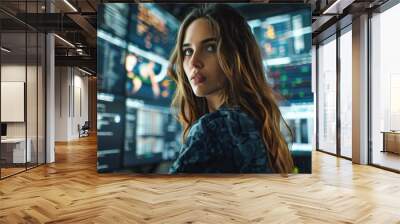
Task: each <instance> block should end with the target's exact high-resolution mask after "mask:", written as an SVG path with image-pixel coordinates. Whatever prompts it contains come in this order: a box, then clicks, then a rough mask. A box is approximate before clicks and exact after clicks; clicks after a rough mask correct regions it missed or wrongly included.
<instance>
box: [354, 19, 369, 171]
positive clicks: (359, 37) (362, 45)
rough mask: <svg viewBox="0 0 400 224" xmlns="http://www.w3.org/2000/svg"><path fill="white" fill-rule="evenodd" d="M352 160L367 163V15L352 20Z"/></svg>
mask: <svg viewBox="0 0 400 224" xmlns="http://www.w3.org/2000/svg"><path fill="white" fill-rule="evenodd" d="M352 29H353V36H352V37H353V40H352V44H353V59H352V61H353V83H352V86H353V90H352V94H353V102H352V106H353V114H352V115H353V116H352V123H353V127H352V135H353V136H352V147H353V153H352V157H353V162H354V163H358V164H367V163H368V61H367V57H368V40H367V37H368V15H361V16H360V17H358V18H356V19H354V20H353V24H352Z"/></svg>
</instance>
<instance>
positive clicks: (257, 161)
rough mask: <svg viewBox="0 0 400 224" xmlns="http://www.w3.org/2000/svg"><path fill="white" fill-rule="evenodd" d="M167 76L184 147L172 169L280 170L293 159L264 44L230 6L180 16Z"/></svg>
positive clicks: (289, 166)
mask: <svg viewBox="0 0 400 224" xmlns="http://www.w3.org/2000/svg"><path fill="white" fill-rule="evenodd" d="M170 62H171V65H170V67H169V71H168V72H169V75H170V76H171V77H172V79H173V80H174V81H175V82H176V85H177V90H176V93H175V97H174V100H173V103H172V106H173V108H174V109H176V110H177V116H178V119H179V121H180V122H181V124H182V125H183V145H182V148H181V149H180V152H179V155H178V158H177V159H176V160H175V162H174V163H173V165H172V166H171V167H170V173H281V174H288V173H291V172H292V171H293V160H292V157H291V154H290V151H289V149H288V144H287V143H286V141H285V138H284V136H283V135H282V132H281V124H283V126H285V128H288V126H287V124H286V122H284V120H283V118H282V115H281V112H280V110H279V107H278V104H277V102H276V99H275V96H274V93H273V91H272V89H271V87H270V86H269V85H268V84H267V81H266V78H265V72H264V68H263V64H262V58H261V53H260V49H259V47H258V45H257V42H256V40H255V38H254V36H253V34H252V32H251V29H250V27H249V25H248V24H247V22H246V20H245V19H244V18H243V16H242V15H240V14H239V13H238V12H237V11H236V10H234V9H233V8H231V7H230V6H227V5H223V4H217V5H214V4H213V5H207V6H205V7H202V8H199V9H195V10H194V11H192V12H191V13H190V14H189V15H188V16H187V17H186V18H185V20H184V21H183V23H182V25H181V27H180V30H179V33H178V37H177V44H176V47H175V49H174V52H173V53H172V55H171V58H170Z"/></svg>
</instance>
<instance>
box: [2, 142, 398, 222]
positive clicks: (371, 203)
mask: <svg viewBox="0 0 400 224" xmlns="http://www.w3.org/2000/svg"><path fill="white" fill-rule="evenodd" d="M0 223H374V224H375V223H385V224H386V223H400V175H399V174H396V173H391V172H388V171H384V170H380V169H377V168H374V167H369V166H359V165H352V164H351V162H350V161H347V160H343V159H337V158H335V157H333V156H330V155H326V154H323V153H320V152H315V153H314V154H313V174H312V175H293V176H290V177H289V178H284V177H280V176H278V175H230V176H186V177H171V176H140V175H129V174H97V172H96V139H95V138H94V137H89V138H84V139H82V140H80V141H76V142H71V143H69V144H57V147H56V163H55V164H51V165H46V166H41V167H38V168H36V169H33V170H30V171H28V172H26V173H22V174H19V175H16V176H13V177H10V178H8V179H5V180H2V181H0Z"/></svg>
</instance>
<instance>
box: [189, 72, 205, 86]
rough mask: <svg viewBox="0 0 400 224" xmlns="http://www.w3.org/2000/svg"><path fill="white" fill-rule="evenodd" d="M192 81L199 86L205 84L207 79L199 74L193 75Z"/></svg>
mask: <svg viewBox="0 0 400 224" xmlns="http://www.w3.org/2000/svg"><path fill="white" fill-rule="evenodd" d="M191 80H192V81H193V84H194V85H199V84H201V83H203V82H204V81H206V77H204V76H203V75H201V74H199V73H197V74H195V75H193V77H192V78H191Z"/></svg>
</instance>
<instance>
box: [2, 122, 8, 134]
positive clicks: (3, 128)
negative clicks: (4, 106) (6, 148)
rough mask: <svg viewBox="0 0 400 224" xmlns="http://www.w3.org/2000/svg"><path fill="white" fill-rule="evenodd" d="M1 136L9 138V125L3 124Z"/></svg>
mask: <svg viewBox="0 0 400 224" xmlns="http://www.w3.org/2000/svg"><path fill="white" fill-rule="evenodd" d="M1 136H7V124H5V123H2V124H1Z"/></svg>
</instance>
